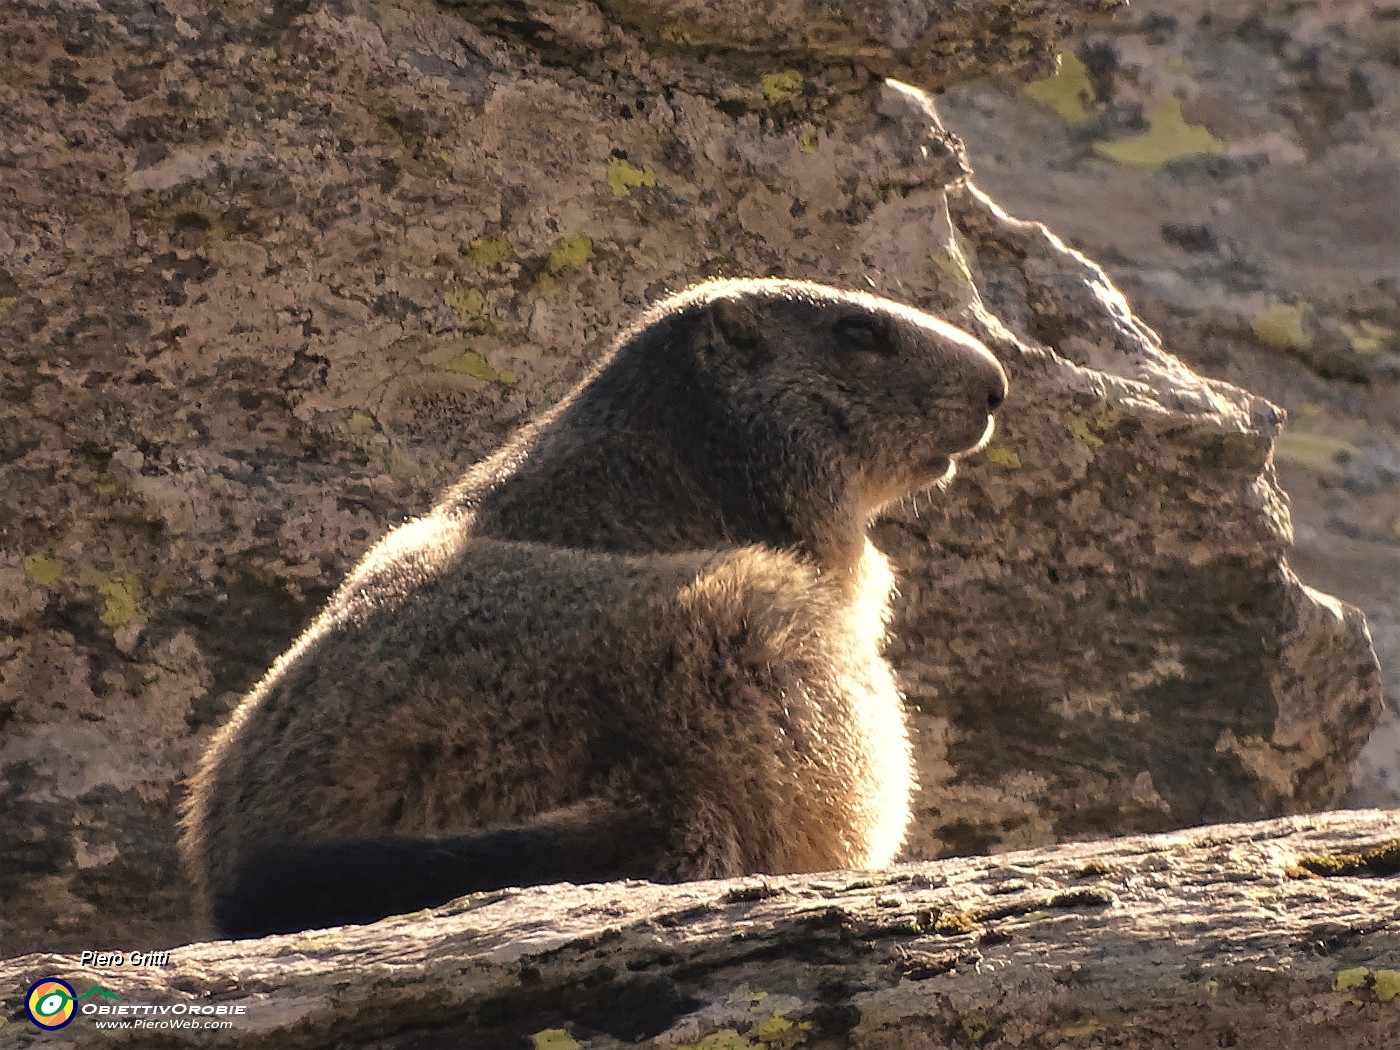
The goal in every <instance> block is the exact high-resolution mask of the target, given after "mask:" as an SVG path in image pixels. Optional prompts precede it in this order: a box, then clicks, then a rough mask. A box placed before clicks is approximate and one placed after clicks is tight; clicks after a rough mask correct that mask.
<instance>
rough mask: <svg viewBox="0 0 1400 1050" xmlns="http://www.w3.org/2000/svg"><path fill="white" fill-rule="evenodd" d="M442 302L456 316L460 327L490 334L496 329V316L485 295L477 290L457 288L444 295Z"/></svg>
mask: <svg viewBox="0 0 1400 1050" xmlns="http://www.w3.org/2000/svg"><path fill="white" fill-rule="evenodd" d="M442 301H443V302H444V303H446V304H447V308H448V309H449V310H451V311H452V312H453V313H454V314H456V315H457V319H458V320H459V321H460V322H461V323H462V326H463V327H464V328H466V329H467V330H468V331H471V332H491V331H495V328H496V316H495V314H494V313H492V311H491V304H490V303H489V302H487V299H486V296H485V294H484V293H483V292H482V291H481V290H480V289H479V288H458V289H455V290H454V291H451V292H448V293H446V294H445V295H444V296H443V297H442Z"/></svg>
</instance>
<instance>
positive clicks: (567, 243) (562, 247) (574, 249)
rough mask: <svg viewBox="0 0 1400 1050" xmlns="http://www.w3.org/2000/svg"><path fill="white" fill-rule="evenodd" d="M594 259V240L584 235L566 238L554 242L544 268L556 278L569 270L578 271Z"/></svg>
mask: <svg viewBox="0 0 1400 1050" xmlns="http://www.w3.org/2000/svg"><path fill="white" fill-rule="evenodd" d="M591 258H593V238H591V237H588V236H585V235H584V234H581V233H580V234H576V235H574V236H573V237H564V238H561V239H560V240H558V241H555V242H554V246H553V247H552V248H550V249H549V257H548V258H547V259H545V262H544V268H545V270H547V271H548V272H549V273H552V274H554V275H555V276H556V277H557V276H558V275H559V274H562V273H564V272H566V271H568V270H577V269H579V268H580V267H581V266H583V265H584V264H586V263H587V262H588V260H589V259H591Z"/></svg>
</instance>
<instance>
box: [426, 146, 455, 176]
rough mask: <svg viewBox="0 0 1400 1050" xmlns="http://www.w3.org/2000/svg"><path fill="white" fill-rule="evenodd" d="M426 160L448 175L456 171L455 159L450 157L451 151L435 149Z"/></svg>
mask: <svg viewBox="0 0 1400 1050" xmlns="http://www.w3.org/2000/svg"><path fill="white" fill-rule="evenodd" d="M428 159H429V160H430V161H432V163H433V164H434V166H436V167H437V168H439V169H440V170H442V171H444V172H446V173H447V174H448V175H451V174H452V173H453V172H455V171H456V170H457V158H456V157H454V156H453V155H452V151H451V150H446V149H435V150H433V151H432V152H431V153H429V154H428Z"/></svg>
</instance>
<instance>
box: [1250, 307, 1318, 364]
mask: <svg viewBox="0 0 1400 1050" xmlns="http://www.w3.org/2000/svg"><path fill="white" fill-rule="evenodd" d="M1309 312H1310V311H1309V308H1308V306H1307V304H1300V305H1295V304H1292V303H1274V304H1273V305H1272V306H1269V307H1268V308H1266V309H1264V310H1262V311H1260V312H1259V313H1258V314H1256V315H1255V317H1254V319H1253V320H1252V321H1251V322H1250V328H1251V329H1253V331H1254V338H1255V339H1257V340H1258V341H1259V343H1260V344H1261V345H1263V346H1266V347H1268V348H1269V349H1270V350H1292V351H1297V352H1302V351H1307V350H1311V349H1312V345H1313V337H1312V333H1310V332H1309V331H1308V328H1307V318H1308V314H1309Z"/></svg>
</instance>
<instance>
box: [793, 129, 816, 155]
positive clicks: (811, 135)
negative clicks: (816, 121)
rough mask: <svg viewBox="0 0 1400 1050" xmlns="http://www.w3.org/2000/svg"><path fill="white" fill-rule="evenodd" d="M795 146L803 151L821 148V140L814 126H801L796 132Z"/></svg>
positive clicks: (812, 151) (809, 151)
mask: <svg viewBox="0 0 1400 1050" xmlns="http://www.w3.org/2000/svg"><path fill="white" fill-rule="evenodd" d="M797 148H798V149H800V150H801V151H802V152H803V153H815V152H817V150H818V149H820V148H821V140H820V139H819V138H818V137H817V131H816V129H815V128H803V129H802V130H801V131H799V132H798V133H797Z"/></svg>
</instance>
